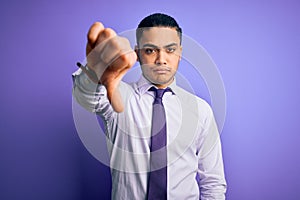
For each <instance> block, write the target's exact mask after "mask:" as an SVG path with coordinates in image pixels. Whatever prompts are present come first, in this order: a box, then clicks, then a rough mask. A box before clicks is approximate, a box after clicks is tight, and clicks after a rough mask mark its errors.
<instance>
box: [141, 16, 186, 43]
mask: <svg viewBox="0 0 300 200" xmlns="http://www.w3.org/2000/svg"><path fill="white" fill-rule="evenodd" d="M151 27H169V28H175V29H176V31H177V33H178V36H179V38H180V43H181V40H182V30H181V28H180V27H179V25H178V23H177V22H176V20H175V19H174V18H173V17H171V16H169V15H166V14H162V13H154V14H151V15H149V16H147V17H145V18H144V19H143V20H142V21H141V22H140V23H139V25H138V28H137V29H136V42H137V43H139V39H140V38H141V36H142V34H143V31H144V30H145V28H151Z"/></svg>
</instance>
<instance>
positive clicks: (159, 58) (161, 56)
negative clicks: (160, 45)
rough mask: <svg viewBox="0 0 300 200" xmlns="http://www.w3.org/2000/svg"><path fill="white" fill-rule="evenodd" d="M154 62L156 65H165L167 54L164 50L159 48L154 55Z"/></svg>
mask: <svg viewBox="0 0 300 200" xmlns="http://www.w3.org/2000/svg"><path fill="white" fill-rule="evenodd" d="M155 64H157V65H166V64H167V55H166V52H164V51H162V50H159V51H158V52H157V55H156V60H155Z"/></svg>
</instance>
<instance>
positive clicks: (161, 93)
mask: <svg viewBox="0 0 300 200" xmlns="http://www.w3.org/2000/svg"><path fill="white" fill-rule="evenodd" d="M149 91H153V92H154V94H155V98H159V99H161V98H162V97H163V96H164V94H165V92H170V91H171V89H170V88H165V89H157V88H155V87H151V88H150V89H149Z"/></svg>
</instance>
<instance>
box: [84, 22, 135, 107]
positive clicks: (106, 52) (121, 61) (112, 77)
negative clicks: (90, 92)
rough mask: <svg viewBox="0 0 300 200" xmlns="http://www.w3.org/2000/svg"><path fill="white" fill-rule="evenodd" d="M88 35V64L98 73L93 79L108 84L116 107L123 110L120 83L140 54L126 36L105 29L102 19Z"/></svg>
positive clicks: (107, 86)
mask: <svg viewBox="0 0 300 200" xmlns="http://www.w3.org/2000/svg"><path fill="white" fill-rule="evenodd" d="M87 37H88V42H87V46H86V55H87V65H88V67H89V69H91V70H92V71H93V72H95V74H96V76H97V77H90V76H89V78H90V79H91V80H92V81H94V82H96V83H100V84H103V85H104V86H105V87H106V90H107V97H108V99H109V101H110V103H111V105H112V107H113V108H114V110H115V111H116V112H122V111H123V109H124V106H123V103H122V99H121V96H120V93H119V91H118V85H119V83H120V81H121V80H122V78H123V76H124V75H125V74H126V72H127V71H128V70H129V69H130V68H131V67H132V66H133V65H134V63H135V62H136V60H137V55H136V53H135V52H134V50H133V49H131V47H130V43H129V41H128V40H127V39H126V38H124V37H120V36H118V35H117V34H116V33H115V31H114V30H112V29H110V28H104V26H103V24H102V23H100V22H96V23H94V24H93V25H92V26H91V27H90V30H89V32H88V35H87ZM88 75H89V74H88Z"/></svg>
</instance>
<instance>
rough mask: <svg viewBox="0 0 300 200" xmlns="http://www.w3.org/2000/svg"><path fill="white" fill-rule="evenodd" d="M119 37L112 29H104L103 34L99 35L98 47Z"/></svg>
mask: <svg viewBox="0 0 300 200" xmlns="http://www.w3.org/2000/svg"><path fill="white" fill-rule="evenodd" d="M115 36H117V34H116V32H115V31H114V30H113V29H111V28H104V29H103V30H101V32H100V33H99V34H98V37H97V39H96V40H97V41H96V45H98V44H100V43H102V42H103V41H105V40H107V39H111V38H113V37H115Z"/></svg>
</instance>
